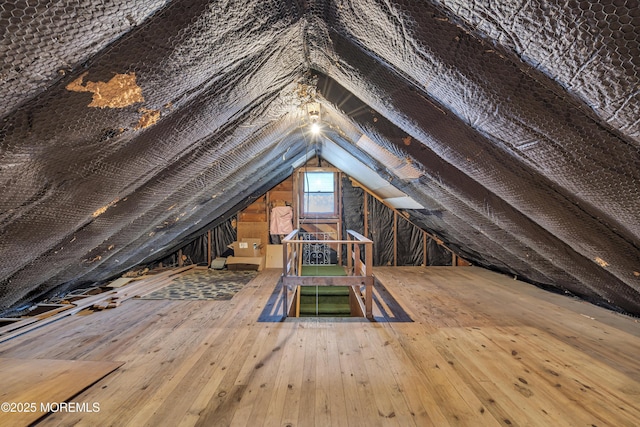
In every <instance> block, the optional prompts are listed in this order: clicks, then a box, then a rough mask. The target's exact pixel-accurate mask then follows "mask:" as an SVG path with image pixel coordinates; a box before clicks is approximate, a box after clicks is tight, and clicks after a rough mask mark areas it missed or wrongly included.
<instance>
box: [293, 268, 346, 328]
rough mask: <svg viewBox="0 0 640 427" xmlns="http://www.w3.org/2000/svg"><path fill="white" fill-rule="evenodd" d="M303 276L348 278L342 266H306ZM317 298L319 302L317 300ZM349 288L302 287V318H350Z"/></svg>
mask: <svg viewBox="0 0 640 427" xmlns="http://www.w3.org/2000/svg"><path fill="white" fill-rule="evenodd" d="M302 276H320V277H322V276H346V273H345V270H344V267H343V266H341V265H305V266H303V267H302ZM316 298H317V300H316ZM349 316H351V306H350V304H349V287H347V286H302V287H301V288H300V317H349Z"/></svg>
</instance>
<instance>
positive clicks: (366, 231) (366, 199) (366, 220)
mask: <svg viewBox="0 0 640 427" xmlns="http://www.w3.org/2000/svg"><path fill="white" fill-rule="evenodd" d="M364 237H366V238H367V239H368V238H369V195H368V194H367V192H366V191H365V192H364Z"/></svg>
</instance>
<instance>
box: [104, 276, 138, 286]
mask: <svg viewBox="0 0 640 427" xmlns="http://www.w3.org/2000/svg"><path fill="white" fill-rule="evenodd" d="M132 280H133V277H124V276H123V277H120V278H118V279H116V280H114V281H113V282H110V283H109V284H108V285H107V288H119V287H121V286H124V285H126V284H127V283H129V282H131V281H132Z"/></svg>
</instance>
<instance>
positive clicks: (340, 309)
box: [300, 304, 351, 314]
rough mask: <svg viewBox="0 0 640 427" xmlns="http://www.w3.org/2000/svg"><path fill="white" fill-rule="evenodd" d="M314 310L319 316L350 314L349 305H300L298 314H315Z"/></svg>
mask: <svg viewBox="0 0 640 427" xmlns="http://www.w3.org/2000/svg"><path fill="white" fill-rule="evenodd" d="M316 309H317V310H318V313H320V314H327V313H334V314H350V313H351V306H350V305H349V304H320V305H318V306H317V307H316V305H315V304H300V314H308V313H315V312H316Z"/></svg>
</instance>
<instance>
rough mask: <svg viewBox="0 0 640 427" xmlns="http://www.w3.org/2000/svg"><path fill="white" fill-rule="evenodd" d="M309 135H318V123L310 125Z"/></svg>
mask: <svg viewBox="0 0 640 427" xmlns="http://www.w3.org/2000/svg"><path fill="white" fill-rule="evenodd" d="M311 133H312V134H314V135H318V134H319V133H320V125H319V124H318V123H311Z"/></svg>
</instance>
